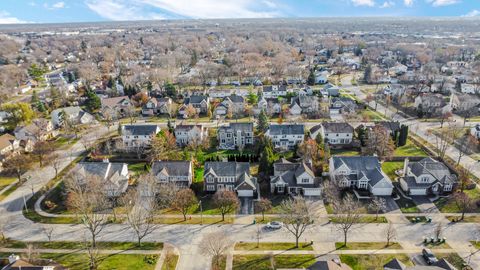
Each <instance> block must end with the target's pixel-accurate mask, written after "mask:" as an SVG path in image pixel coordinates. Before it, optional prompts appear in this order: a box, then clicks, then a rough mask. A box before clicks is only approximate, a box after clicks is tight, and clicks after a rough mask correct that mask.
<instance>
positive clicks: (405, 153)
mask: <svg viewBox="0 0 480 270" xmlns="http://www.w3.org/2000/svg"><path fill="white" fill-rule="evenodd" d="M393 155H394V156H400V157H426V156H428V155H427V153H425V151H423V150H422V149H421V148H420V147H418V146H416V145H415V144H414V143H413V142H412V141H410V140H407V144H405V145H404V146H401V147H398V148H397V149H395V152H394V153H393Z"/></svg>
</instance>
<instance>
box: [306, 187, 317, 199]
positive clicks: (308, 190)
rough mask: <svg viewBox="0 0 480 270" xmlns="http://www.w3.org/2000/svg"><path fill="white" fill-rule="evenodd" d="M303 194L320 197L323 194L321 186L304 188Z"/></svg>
mask: <svg viewBox="0 0 480 270" xmlns="http://www.w3.org/2000/svg"><path fill="white" fill-rule="evenodd" d="M303 195H304V196H317V197H319V196H320V195H321V192H320V188H304V189H303Z"/></svg>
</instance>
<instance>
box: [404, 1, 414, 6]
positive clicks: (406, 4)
mask: <svg viewBox="0 0 480 270" xmlns="http://www.w3.org/2000/svg"><path fill="white" fill-rule="evenodd" d="M403 3H404V4H405V6H407V7H411V6H413V0H403Z"/></svg>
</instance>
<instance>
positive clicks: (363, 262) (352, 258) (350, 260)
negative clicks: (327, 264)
mask: <svg viewBox="0 0 480 270" xmlns="http://www.w3.org/2000/svg"><path fill="white" fill-rule="evenodd" d="M394 258H397V259H398V260H400V261H401V262H403V263H404V264H405V265H407V266H413V263H412V262H411V261H410V258H409V257H408V255H406V254H368V255H345V254H343V255H340V260H341V261H342V262H343V263H345V264H347V265H349V266H350V267H351V268H352V269H353V270H373V269H383V268H382V266H383V265H384V264H386V263H387V262H389V261H391V260H392V259H394Z"/></svg>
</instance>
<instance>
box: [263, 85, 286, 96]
mask: <svg viewBox="0 0 480 270" xmlns="http://www.w3.org/2000/svg"><path fill="white" fill-rule="evenodd" d="M286 95H287V86H286V85H269V86H264V87H263V97H265V98H278V97H284V96H286Z"/></svg>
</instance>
